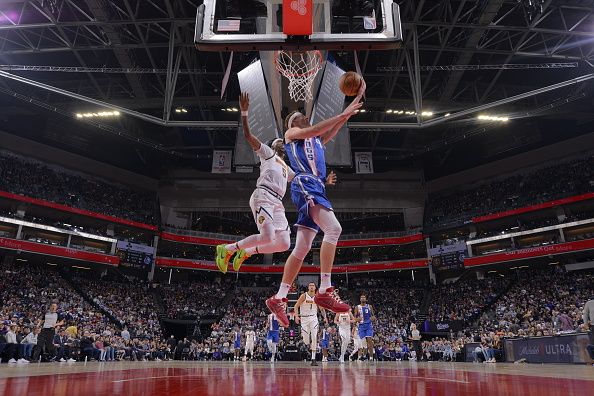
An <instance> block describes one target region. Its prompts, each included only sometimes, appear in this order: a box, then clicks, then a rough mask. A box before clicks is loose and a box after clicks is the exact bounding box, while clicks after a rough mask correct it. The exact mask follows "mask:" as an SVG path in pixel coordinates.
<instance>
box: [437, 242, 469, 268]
mask: <svg viewBox="0 0 594 396" xmlns="http://www.w3.org/2000/svg"><path fill="white" fill-rule="evenodd" d="M466 252H467V248H466V242H458V243H455V244H453V245H445V246H442V245H440V246H438V247H436V248H433V249H429V254H430V255H431V265H432V266H433V269H435V270H437V271H446V270H451V269H461V268H464V259H465V258H466Z"/></svg>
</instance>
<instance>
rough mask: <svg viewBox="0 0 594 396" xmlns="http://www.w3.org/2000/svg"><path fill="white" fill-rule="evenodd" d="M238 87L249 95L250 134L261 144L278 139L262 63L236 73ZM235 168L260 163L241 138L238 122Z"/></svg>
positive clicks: (241, 131)
mask: <svg viewBox="0 0 594 396" xmlns="http://www.w3.org/2000/svg"><path fill="white" fill-rule="evenodd" d="M237 79H238V80H239V86H240V88H241V91H242V92H247V93H248V94H249V95H250V109H249V112H248V125H249V126H250V132H251V133H252V135H254V136H255V137H257V138H258V139H259V140H260V141H261V142H266V141H268V140H270V139H275V138H277V137H279V136H280V135H279V132H278V127H277V125H276V118H275V116H274V110H273V107H272V102H271V100H270V95H269V92H268V90H267V89H266V80H265V78H264V71H263V70H262V62H261V61H257V62H254V63H252V64H251V65H249V66H248V67H246V68H245V69H243V70H241V71H240V72H239V73H237ZM234 159H235V166H238V165H246V166H253V165H256V164H259V163H260V160H259V159H258V157H257V156H256V154H255V153H254V150H252V148H251V147H250V145H249V144H248V143H247V142H246V140H245V137H244V136H243V124H242V123H241V121H240V122H239V128H238V130H237V140H236V143H235V158H234Z"/></svg>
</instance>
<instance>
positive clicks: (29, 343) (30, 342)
mask: <svg viewBox="0 0 594 396" xmlns="http://www.w3.org/2000/svg"><path fill="white" fill-rule="evenodd" d="M39 331H40V330H39V327H36V328H35V329H33V331H32V332H30V333H29V334H27V336H26V337H25V338H23V339H22V341H21V344H22V345H23V358H24V359H30V358H31V353H32V352H33V347H34V346H35V345H37V335H38V334H39Z"/></svg>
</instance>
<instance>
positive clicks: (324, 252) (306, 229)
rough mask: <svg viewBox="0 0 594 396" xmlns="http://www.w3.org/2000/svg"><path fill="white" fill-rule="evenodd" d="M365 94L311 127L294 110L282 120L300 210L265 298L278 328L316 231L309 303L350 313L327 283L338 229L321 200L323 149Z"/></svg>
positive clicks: (323, 193)
mask: <svg viewBox="0 0 594 396" xmlns="http://www.w3.org/2000/svg"><path fill="white" fill-rule="evenodd" d="M364 92H365V82H363V83H362V84H361V89H360V90H359V93H358V95H357V97H356V98H355V99H354V100H353V102H352V103H351V104H350V105H349V106H348V107H347V108H346V109H345V110H344V111H343V112H342V113H341V114H339V115H337V116H335V117H332V118H330V119H327V120H325V121H321V122H319V123H318V124H316V125H313V126H312V125H311V124H310V122H309V118H308V117H306V116H305V115H303V114H301V113H300V112H293V113H291V114H289V116H288V117H287V119H286V125H285V127H286V132H285V151H286V155H287V157H288V158H289V161H290V166H291V168H292V169H293V171H294V172H295V177H294V179H293V181H292V182H291V199H292V201H293V203H294V204H295V206H297V210H298V212H299V213H298V219H297V224H296V226H297V227H298V229H297V240H296V243H295V248H294V249H293V251H292V252H291V255H290V256H289V258H288V259H287V262H286V264H285V268H284V272H283V279H282V283H281V285H280V288H279V291H278V293H277V294H276V295H275V296H273V297H271V298H269V299H268V300H266V305H267V306H268V308H269V309H270V311H271V312H273V313H275V314H276V315H277V317H278V318H279V320H280V321H281V323H284V324H283V325H286V326H288V323H289V320H288V318H287V317H286V314H285V313H284V309H283V307H284V305H285V304H286V297H287V293H288V291H289V288H290V287H291V284H292V283H293V281H294V280H295V278H296V277H297V274H298V273H299V270H300V269H301V266H302V265H303V259H304V258H305V256H306V255H307V253H309V251H310V249H311V244H312V242H313V240H314V238H315V236H316V234H317V233H318V231H319V230H320V229H321V230H322V231H323V232H324V240H323V241H322V246H321V248H320V267H321V281H320V287H319V289H318V293H317V294H316V296H315V299H314V301H315V303H316V304H317V305H318V306H320V307H322V308H324V309H327V310H330V311H332V312H335V313H340V312H348V311H349V310H350V307H349V305H348V304H345V303H344V302H342V301H341V300H340V298H339V297H338V295H337V294H336V292H335V291H334V288H333V287H332V284H331V280H330V275H331V273H332V265H333V264H334V256H335V254H336V244H337V243H338V238H339V237H340V233H341V232H342V227H341V226H340V223H339V222H338V220H337V219H336V216H335V215H334V211H333V209H332V204H331V203H330V201H329V200H328V198H327V197H326V188H325V186H324V184H325V182H326V178H327V174H326V157H325V151H324V145H325V144H327V143H328V142H329V141H331V140H332V139H333V138H334V136H336V134H337V133H338V132H339V131H340V129H341V128H342V126H343V125H344V124H345V123H346V122H347V121H348V119H349V118H350V117H351V116H352V115H354V114H356V113H357V111H358V109H360V108H361V106H362V104H361V103H360V101H361V98H362V97H363V94H364Z"/></svg>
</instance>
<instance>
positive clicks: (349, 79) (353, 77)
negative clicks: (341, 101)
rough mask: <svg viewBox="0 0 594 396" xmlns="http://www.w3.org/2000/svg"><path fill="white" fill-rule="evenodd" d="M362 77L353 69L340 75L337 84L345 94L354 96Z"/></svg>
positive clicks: (359, 86)
mask: <svg viewBox="0 0 594 396" xmlns="http://www.w3.org/2000/svg"><path fill="white" fill-rule="evenodd" d="M362 81H363V78H362V77H361V76H360V75H359V74H358V73H357V72H354V71H350V72H346V73H344V74H343V75H342V77H340V81H339V82H338V85H339V86H340V90H341V91H342V93H343V94H345V95H346V96H356V95H357V93H358V92H359V88H361V82H362Z"/></svg>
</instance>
